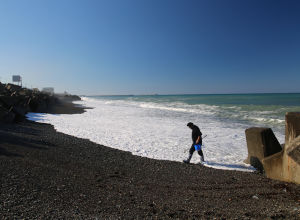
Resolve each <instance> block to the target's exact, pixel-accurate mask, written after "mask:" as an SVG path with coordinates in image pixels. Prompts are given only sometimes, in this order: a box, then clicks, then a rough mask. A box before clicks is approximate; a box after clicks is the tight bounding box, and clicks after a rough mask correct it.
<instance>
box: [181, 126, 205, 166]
mask: <svg viewBox="0 0 300 220" xmlns="http://www.w3.org/2000/svg"><path fill="white" fill-rule="evenodd" d="M187 126H188V127H189V128H190V129H192V140H193V144H192V146H191V148H190V151H189V153H190V154H189V157H188V158H187V159H186V160H183V162H184V163H190V161H191V158H192V156H193V153H194V151H195V150H197V151H198V154H199V156H200V157H201V162H204V156H203V152H202V149H201V147H202V133H201V131H200V129H199V128H198V126H196V125H194V124H193V123H192V122H189V123H188V124H187Z"/></svg>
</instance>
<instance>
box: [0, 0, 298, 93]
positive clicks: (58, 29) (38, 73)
mask: <svg viewBox="0 0 300 220" xmlns="http://www.w3.org/2000/svg"><path fill="white" fill-rule="evenodd" d="M13 74H20V75H22V76H23V82H24V84H26V86H28V87H31V86H33V87H39V88H41V87H48V86H53V87H55V89H56V91H59V92H61V91H64V90H66V91H68V92H71V93H74V94H87V95H88V94H89V95H90V94H153V93H158V94H179V93H185V94H187V93H251V92H300V1H298V0H282V1H276V0H257V1H255V0H235V1H232V0H180V1H179V0H118V1H117V0H105V1H104V0H0V80H2V81H9V80H11V75H13Z"/></svg>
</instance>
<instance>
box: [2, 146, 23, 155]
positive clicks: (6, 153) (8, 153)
mask: <svg viewBox="0 0 300 220" xmlns="http://www.w3.org/2000/svg"><path fill="white" fill-rule="evenodd" d="M1 155H3V156H7V157H23V156H22V155H20V154H15V153H10V152H8V151H7V150H5V149H3V148H1V147H0V156H1Z"/></svg>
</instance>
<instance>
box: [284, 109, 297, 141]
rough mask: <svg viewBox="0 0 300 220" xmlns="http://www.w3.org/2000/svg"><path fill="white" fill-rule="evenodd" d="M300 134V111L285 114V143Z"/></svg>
mask: <svg viewBox="0 0 300 220" xmlns="http://www.w3.org/2000/svg"><path fill="white" fill-rule="evenodd" d="M299 135H300V112H287V113H286V114H285V145H286V146H287V145H288V144H289V143H290V142H291V141H292V140H294V139H295V138H296V137H298V136H299Z"/></svg>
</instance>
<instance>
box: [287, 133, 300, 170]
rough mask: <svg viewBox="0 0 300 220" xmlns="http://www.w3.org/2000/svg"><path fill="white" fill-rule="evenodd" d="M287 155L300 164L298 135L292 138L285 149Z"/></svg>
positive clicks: (299, 138) (299, 137)
mask: <svg viewBox="0 0 300 220" xmlns="http://www.w3.org/2000/svg"><path fill="white" fill-rule="evenodd" d="M286 152H287V155H288V156H289V157H291V158H292V159H293V160H294V161H295V162H296V163H297V164H298V165H300V136H298V137H297V138H295V139H294V140H292V141H291V142H290V143H289V145H288V148H287V149H286Z"/></svg>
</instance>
